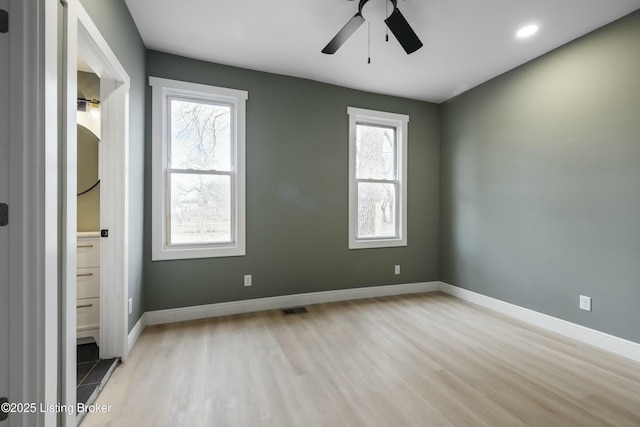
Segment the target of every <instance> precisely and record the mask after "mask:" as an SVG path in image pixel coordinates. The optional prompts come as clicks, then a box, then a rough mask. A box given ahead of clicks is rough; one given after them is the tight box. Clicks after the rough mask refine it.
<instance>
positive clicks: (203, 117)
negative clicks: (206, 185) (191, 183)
mask: <svg viewBox="0 0 640 427" xmlns="http://www.w3.org/2000/svg"><path fill="white" fill-rule="evenodd" d="M170 106H171V107H170V108H171V153H170V156H171V166H170V167H171V168H174V169H196V170H219V171H230V170H231V107H230V106H229V105H215V104H208V103H205V102H196V101H187V100H180V99H171V102H170Z"/></svg>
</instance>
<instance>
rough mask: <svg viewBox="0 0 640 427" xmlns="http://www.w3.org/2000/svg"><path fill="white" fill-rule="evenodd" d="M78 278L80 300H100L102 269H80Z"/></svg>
mask: <svg viewBox="0 0 640 427" xmlns="http://www.w3.org/2000/svg"><path fill="white" fill-rule="evenodd" d="M77 276H78V277H77V282H78V294H77V297H78V298H98V297H99V296H100V269H99V268H98V267H92V268H79V269H78V273H77Z"/></svg>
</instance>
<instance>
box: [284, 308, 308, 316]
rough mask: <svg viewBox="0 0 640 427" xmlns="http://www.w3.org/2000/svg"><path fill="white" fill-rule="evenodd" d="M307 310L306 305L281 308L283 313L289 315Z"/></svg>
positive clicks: (306, 311)
mask: <svg viewBox="0 0 640 427" xmlns="http://www.w3.org/2000/svg"><path fill="white" fill-rule="evenodd" d="M308 312H309V310H307V307H295V308H285V309H284V310H282V314H284V315H285V316H290V315H292V314H303V313H308Z"/></svg>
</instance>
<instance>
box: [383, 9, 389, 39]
mask: <svg viewBox="0 0 640 427" xmlns="http://www.w3.org/2000/svg"><path fill="white" fill-rule="evenodd" d="M384 4H385V7H386V9H387V10H386V13H385V15H384V16H385V18H388V17H389V0H385V2H384ZM386 30H387V31H386V34H385V36H384V40H385V41H386V42H388V41H389V27H386Z"/></svg>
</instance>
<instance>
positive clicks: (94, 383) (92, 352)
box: [76, 343, 117, 403]
mask: <svg viewBox="0 0 640 427" xmlns="http://www.w3.org/2000/svg"><path fill="white" fill-rule="evenodd" d="M99 354H100V352H99V350H98V346H97V345H96V344H95V343H91V344H82V345H78V347H77V356H76V358H77V365H76V378H77V379H76V400H77V402H78V403H87V402H89V399H91V398H95V396H94V393H95V395H97V392H98V391H99V389H100V387H101V385H103V384H102V383H103V380H104V379H105V377H106V376H107V374H109V373H110V372H111V371H112V370H113V369H112V368H113V367H114V366H115V364H116V363H117V359H100V356H99Z"/></svg>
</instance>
